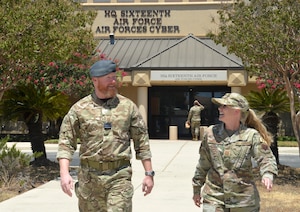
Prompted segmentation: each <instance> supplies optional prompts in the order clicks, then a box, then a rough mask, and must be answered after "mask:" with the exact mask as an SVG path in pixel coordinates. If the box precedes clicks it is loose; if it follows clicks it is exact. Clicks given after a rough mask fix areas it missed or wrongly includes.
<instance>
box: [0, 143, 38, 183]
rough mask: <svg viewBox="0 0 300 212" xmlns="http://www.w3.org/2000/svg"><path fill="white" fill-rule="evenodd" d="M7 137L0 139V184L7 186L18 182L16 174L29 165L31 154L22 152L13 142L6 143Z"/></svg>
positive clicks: (19, 173) (20, 173) (18, 174)
mask: <svg viewBox="0 0 300 212" xmlns="http://www.w3.org/2000/svg"><path fill="white" fill-rule="evenodd" d="M8 140H9V137H5V138H3V139H0V186H2V187H8V186H11V185H13V184H15V183H18V176H20V175H22V171H23V170H24V169H25V168H26V167H28V166H29V164H30V161H31V159H32V158H33V157H34V156H33V155H28V154H25V153H22V152H21V151H20V150H18V149H17V148H16V145H15V144H14V145H13V146H12V147H10V148H9V147H8V146H7V145H6V143H7V141H8Z"/></svg>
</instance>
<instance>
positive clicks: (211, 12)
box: [83, 1, 222, 38]
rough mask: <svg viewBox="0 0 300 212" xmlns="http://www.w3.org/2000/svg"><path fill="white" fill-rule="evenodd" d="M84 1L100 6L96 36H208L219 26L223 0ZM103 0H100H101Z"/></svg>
mask: <svg viewBox="0 0 300 212" xmlns="http://www.w3.org/2000/svg"><path fill="white" fill-rule="evenodd" d="M87 2H88V3H83V5H84V7H85V8H86V9H88V10H96V11H97V17H96V20H95V22H94V24H93V26H92V28H93V32H94V35H95V37H96V38H97V37H98V38H99V37H107V36H109V34H111V33H113V34H114V35H115V37H170V36H177V37H184V36H186V35H188V34H190V33H191V34H193V35H195V36H198V37H199V36H200V37H204V36H206V34H207V33H208V32H209V31H210V30H215V29H216V28H217V27H216V25H215V24H213V23H212V19H215V20H217V10H218V9H220V8H221V2H222V1H151V2H149V1H148V2H141V1H132V2H129V1H128V2H126V3H125V1H121V2H118V1H103V2H106V3H93V2H95V1H87ZM97 2H100V1H97Z"/></svg>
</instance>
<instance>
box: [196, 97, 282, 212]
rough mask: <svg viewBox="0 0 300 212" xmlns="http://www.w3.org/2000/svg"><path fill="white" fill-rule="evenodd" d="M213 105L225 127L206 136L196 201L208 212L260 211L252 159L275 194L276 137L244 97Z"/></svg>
mask: <svg viewBox="0 0 300 212" xmlns="http://www.w3.org/2000/svg"><path fill="white" fill-rule="evenodd" d="M212 101H213V103H215V104H218V105H219V120H220V121H222V122H223V123H221V124H217V125H213V126H210V127H209V128H208V129H207V130H206V132H205V135H204V140H203V141H202V143H201V146H200V150H199V154H200V158H199V161H198V165H197V167H196V171H195V175H194V177H193V190H194V196H193V200H194V202H195V204H196V206H198V207H200V204H201V201H203V211H204V212H215V211H225V212H229V211H230V212H250V211H259V209H260V203H259V194H258V191H257V189H256V186H255V184H254V176H253V173H252V161H251V158H254V159H255V160H256V162H257V164H258V166H259V170H260V174H261V176H262V183H263V185H264V186H266V188H267V189H268V190H271V188H272V185H273V175H277V164H276V160H275V157H274V156H273V154H272V152H271V150H270V148H269V145H270V143H271V142H272V137H271V136H270V134H269V133H268V132H267V130H266V128H265V127H264V126H263V124H262V122H261V121H260V120H259V119H258V118H257V117H256V115H255V113H254V112H253V111H252V110H251V109H250V108H249V105H248V102H247V100H246V99H245V98H244V97H243V96H242V95H240V94H237V93H229V94H226V95H224V96H223V97H222V98H213V99H212ZM254 128H255V129H254ZM202 186H203V188H202V194H201V187H202Z"/></svg>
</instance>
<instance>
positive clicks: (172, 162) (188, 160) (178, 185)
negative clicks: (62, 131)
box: [0, 140, 300, 212]
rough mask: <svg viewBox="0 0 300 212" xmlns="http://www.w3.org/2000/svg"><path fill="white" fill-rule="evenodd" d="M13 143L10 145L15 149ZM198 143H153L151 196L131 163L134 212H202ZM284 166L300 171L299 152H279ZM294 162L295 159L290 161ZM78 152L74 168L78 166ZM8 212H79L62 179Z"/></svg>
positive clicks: (5, 206) (52, 151)
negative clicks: (195, 183) (196, 186)
mask: <svg viewBox="0 0 300 212" xmlns="http://www.w3.org/2000/svg"><path fill="white" fill-rule="evenodd" d="M12 144H13V143H9V145H12ZM199 145H200V143H199V142H196V141H189V140H176V141H175V140H151V149H152V153H153V159H152V161H153V168H154V170H155V171H156V176H155V186H154V189H153V191H152V193H151V194H150V195H148V196H146V197H144V196H143V193H142V188H141V182H142V180H143V178H144V171H143V167H142V164H141V162H140V161H137V160H135V159H133V160H132V166H133V170H134V173H133V179H132V182H133V185H134V189H135V193H134V197H133V212H150V211H151V212H153V211H159V212H160V211H165V212H169V211H170V212H171V211H172V212H184V211H186V212H199V211H201V210H200V209H199V208H197V207H196V206H195V205H194V203H193V200H192V184H191V179H192V177H193V174H194V170H195V166H196V164H197V160H198V149H199ZM17 148H19V149H21V150H22V151H23V152H28V153H30V151H31V150H30V144H29V143H25V142H21V143H17ZM56 149H57V145H53V144H47V145H46V150H47V156H48V159H51V160H55V155H56ZM279 153H280V156H281V157H283V158H284V161H281V163H282V164H285V165H289V164H291V165H292V166H294V167H300V159H299V154H298V148H283V149H281V148H280V149H279ZM291 158H292V159H291ZM78 163H79V160H78V152H76V154H75V156H74V160H73V162H72V163H71V165H73V166H76V165H78ZM0 211H5V212H39V211H43V212H52V211H57V212H76V211H78V208H77V198H76V196H75V194H74V195H73V197H72V198H70V197H68V196H67V195H65V194H64V193H63V192H62V191H61V188H60V182H59V179H57V180H52V181H50V182H48V183H46V184H44V185H42V186H40V187H38V188H35V189H33V190H30V191H28V192H25V193H23V194H21V195H18V196H16V197H14V198H11V199H9V200H6V201H4V202H1V203H0Z"/></svg>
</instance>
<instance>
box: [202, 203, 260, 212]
mask: <svg viewBox="0 0 300 212" xmlns="http://www.w3.org/2000/svg"><path fill="white" fill-rule="evenodd" d="M259 208H260V207H259V206H252V207H242V208H224V206H222V205H212V204H209V203H203V212H259Z"/></svg>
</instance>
